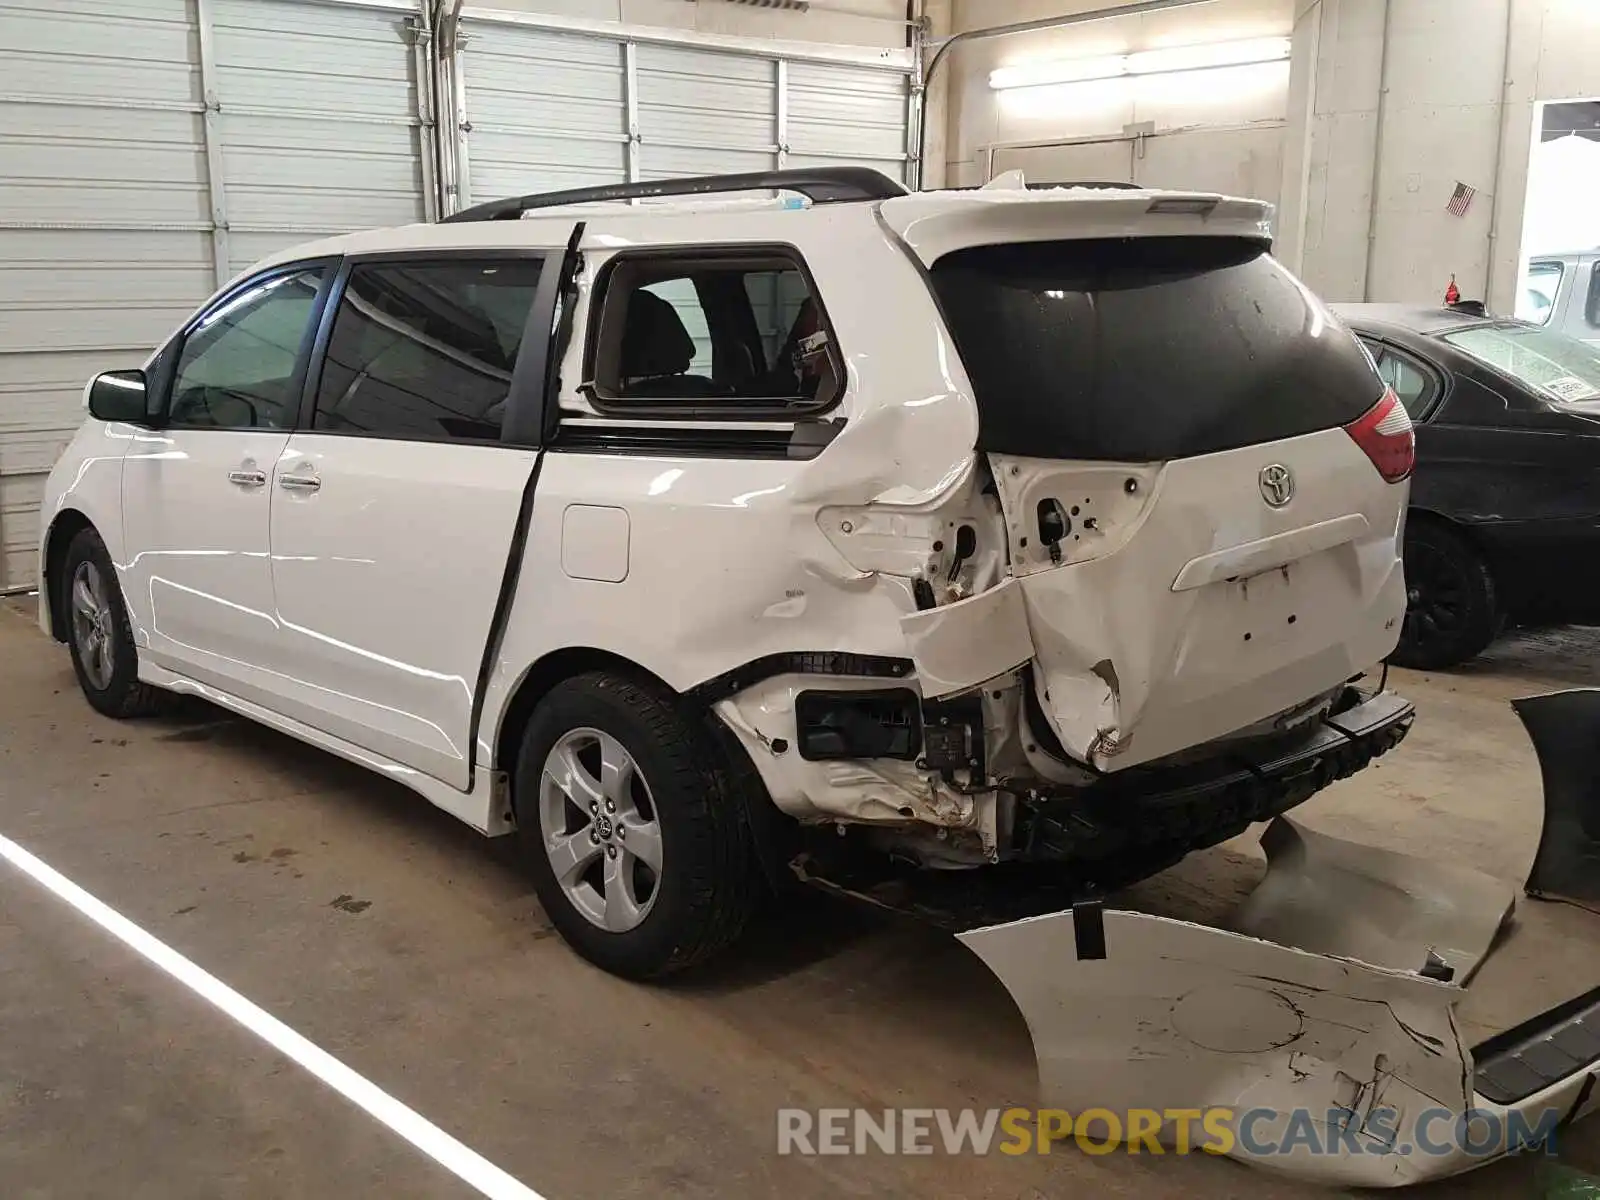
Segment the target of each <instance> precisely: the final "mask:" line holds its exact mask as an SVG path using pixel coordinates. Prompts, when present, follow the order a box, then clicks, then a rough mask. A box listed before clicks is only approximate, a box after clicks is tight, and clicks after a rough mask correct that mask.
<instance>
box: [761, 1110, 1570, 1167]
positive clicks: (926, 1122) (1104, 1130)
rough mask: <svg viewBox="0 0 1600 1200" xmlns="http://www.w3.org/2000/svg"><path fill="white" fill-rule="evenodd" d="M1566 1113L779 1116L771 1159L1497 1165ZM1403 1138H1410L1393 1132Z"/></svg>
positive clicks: (1551, 1139) (1540, 1140)
mask: <svg viewBox="0 0 1600 1200" xmlns="http://www.w3.org/2000/svg"><path fill="white" fill-rule="evenodd" d="M1562 1115H1563V1114H1562V1113H1561V1112H1560V1111H1559V1110H1555V1109H1551V1110H1549V1111H1546V1112H1540V1113H1535V1114H1525V1113H1519V1112H1511V1113H1505V1114H1501V1113H1497V1112H1491V1111H1486V1110H1477V1111H1473V1112H1469V1113H1466V1114H1464V1115H1463V1114H1461V1113H1459V1112H1455V1111H1452V1110H1450V1109H1447V1108H1435V1109H1426V1110H1424V1111H1423V1112H1421V1113H1420V1114H1418V1115H1417V1117H1416V1119H1415V1121H1414V1122H1411V1121H1409V1120H1408V1121H1404V1122H1403V1121H1402V1119H1401V1115H1400V1114H1399V1113H1398V1112H1396V1111H1395V1110H1393V1109H1387V1108H1374V1109H1372V1110H1371V1111H1370V1112H1368V1113H1367V1114H1365V1116H1364V1117H1363V1118H1361V1119H1360V1121H1359V1122H1357V1121H1354V1120H1352V1118H1351V1114H1350V1112H1349V1111H1348V1110H1344V1109H1333V1110H1329V1111H1326V1112H1320V1113H1313V1112H1312V1111H1311V1110H1309V1109H1295V1110H1293V1111H1290V1112H1283V1111H1280V1110H1277V1109H1267V1108H1258V1109H1232V1108H1206V1109H1199V1108H1168V1109H1153V1108H1149V1109H1130V1110H1127V1111H1125V1112H1113V1111H1112V1110H1110V1109H1105V1108H1091V1109H1085V1110H1084V1111H1083V1112H1081V1113H1078V1114H1076V1115H1074V1114H1073V1113H1069V1112H1067V1111H1066V1110H1064V1109H1058V1108H1042V1109H1029V1108H1008V1109H998V1108H990V1109H973V1108H966V1109H949V1108H899V1109H893V1108H890V1109H864V1108H822V1109H804V1108H782V1109H779V1110H778V1114H777V1118H778V1119H777V1135H778V1146H777V1149H778V1153H779V1154H799V1155H817V1154H823V1155H848V1154H936V1153H940V1152H943V1153H944V1154H947V1155H952V1156H955V1155H985V1154H993V1153H999V1154H1010V1155H1019V1154H1050V1153H1052V1152H1053V1151H1054V1150H1058V1149H1059V1150H1063V1151H1065V1150H1067V1149H1069V1148H1071V1149H1076V1150H1081V1151H1083V1152H1084V1153H1087V1154H1112V1153H1116V1152H1125V1153H1128V1154H1190V1153H1193V1152H1195V1151H1201V1152H1204V1153H1207V1154H1239V1155H1245V1156H1250V1157H1272V1156H1275V1155H1288V1154H1294V1155H1301V1154H1312V1155H1323V1154H1332V1155H1341V1154H1400V1155H1412V1154H1416V1155H1424V1156H1429V1155H1432V1156H1438V1155H1453V1154H1460V1153H1463V1152H1465V1153H1466V1154H1469V1155H1471V1156H1473V1157H1483V1158H1490V1157H1497V1156H1499V1155H1501V1154H1507V1153H1517V1152H1521V1151H1526V1150H1529V1149H1534V1148H1540V1149H1543V1150H1544V1152H1545V1153H1547V1154H1553V1153H1555V1134H1556V1131H1557V1129H1558V1128H1559V1127H1560V1124H1561V1118H1562ZM1402 1128H1404V1129H1405V1130H1406V1137H1404V1138H1402V1137H1401V1136H1400V1131H1401V1130H1402Z"/></svg>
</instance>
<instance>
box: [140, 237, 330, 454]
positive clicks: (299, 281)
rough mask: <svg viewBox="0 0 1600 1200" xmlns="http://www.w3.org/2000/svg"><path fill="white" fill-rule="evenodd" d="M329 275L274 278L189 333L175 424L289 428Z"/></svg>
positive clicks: (176, 391)
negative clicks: (304, 357) (321, 293)
mask: <svg viewBox="0 0 1600 1200" xmlns="http://www.w3.org/2000/svg"><path fill="white" fill-rule="evenodd" d="M322 274H323V272H322V270H321V269H320V268H319V269H314V270H307V271H296V272H291V273H289V274H285V275H277V276H272V277H269V278H266V279H263V280H260V281H257V282H255V283H252V284H250V285H248V286H246V287H245V288H244V289H242V290H240V291H237V292H235V293H233V295H231V296H229V297H228V298H227V299H225V300H223V301H222V302H221V303H220V304H218V305H217V306H216V307H215V308H213V309H212V310H211V311H210V312H208V313H206V314H205V315H204V316H203V317H201V318H200V321H199V322H198V323H197V324H196V325H195V326H194V328H193V329H191V330H190V331H189V335H188V336H187V337H186V338H185V339H184V343H183V349H182V350H181V351H180V352H179V354H178V363H177V367H176V369H175V371H174V372H173V382H172V401H171V404H170V405H169V407H168V422H169V423H170V424H172V425H174V426H177V427H179V428H184V429H288V428H291V427H292V426H293V425H294V419H295V415H296V412H297V410H298V409H299V406H300V388H299V382H300V376H299V372H298V368H299V365H300V356H301V352H302V350H303V349H304V348H305V345H306V342H307V340H308V338H309V336H310V331H311V313H312V310H313V309H314V308H315V307H316V300H317V289H318V287H319V286H320V285H321V283H322Z"/></svg>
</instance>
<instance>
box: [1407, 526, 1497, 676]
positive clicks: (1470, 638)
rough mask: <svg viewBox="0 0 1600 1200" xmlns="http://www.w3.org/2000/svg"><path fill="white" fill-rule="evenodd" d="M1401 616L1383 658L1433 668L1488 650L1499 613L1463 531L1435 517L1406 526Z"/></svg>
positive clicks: (1486, 574) (1489, 579)
mask: <svg viewBox="0 0 1600 1200" xmlns="http://www.w3.org/2000/svg"><path fill="white" fill-rule="evenodd" d="M1405 572H1406V619H1405V627H1404V628H1403V629H1402V631H1401V634H1400V644H1399V645H1398V646H1397V647H1396V648H1395V652H1394V653H1393V654H1392V655H1391V656H1390V659H1389V661H1390V662H1392V663H1394V664H1395V665H1396V666H1400V667H1412V668H1415V669H1417V670H1423V671H1434V670H1440V669H1442V668H1445V667H1453V666H1456V665H1457V664H1458V663H1462V662H1465V661H1466V660H1467V659H1469V658H1472V657H1474V656H1475V655H1478V654H1481V653H1483V651H1484V650H1486V649H1488V647H1489V643H1490V642H1492V641H1494V638H1495V634H1496V632H1498V630H1499V626H1500V618H1499V612H1498V602H1497V598H1496V595H1495V586H1494V576H1493V574H1491V573H1490V570H1489V564H1488V563H1486V562H1485V561H1484V560H1483V556H1482V555H1481V554H1479V553H1478V551H1477V548H1476V547H1475V546H1473V544H1472V543H1471V542H1469V541H1468V540H1467V539H1466V537H1465V536H1463V535H1462V534H1461V533H1459V532H1457V531H1456V530H1454V529H1452V528H1450V527H1449V526H1448V525H1443V524H1440V523H1439V522H1437V521H1415V520H1414V521H1413V522H1412V523H1411V525H1410V527H1409V528H1408V529H1407V530H1406V543H1405Z"/></svg>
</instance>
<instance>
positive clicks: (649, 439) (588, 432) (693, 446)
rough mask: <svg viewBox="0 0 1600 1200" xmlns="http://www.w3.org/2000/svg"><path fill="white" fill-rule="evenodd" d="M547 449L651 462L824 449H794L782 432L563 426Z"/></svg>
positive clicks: (808, 454)
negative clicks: (636, 457) (652, 459)
mask: <svg viewBox="0 0 1600 1200" xmlns="http://www.w3.org/2000/svg"><path fill="white" fill-rule="evenodd" d="M550 448H551V449H552V450H557V451H565V452H570V453H573V454H637V455H642V456H644V457H647V458H648V457H655V458H732V459H746V458H772V459H787V458H815V457H816V456H817V455H818V454H821V453H822V451H823V449H824V447H822V446H801V447H797V446H795V445H794V444H793V441H792V435H791V434H790V433H789V431H788V430H786V429H708V428H704V427H701V428H695V427H692V426H686V427H684V428H680V429H662V428H660V427H659V426H639V425H635V426H623V425H619V426H618V427H617V428H615V429H600V428H597V427H595V426H592V425H562V426H561V427H560V428H559V429H558V430H557V431H556V435H555V440H554V442H553V443H552V444H551V446H550Z"/></svg>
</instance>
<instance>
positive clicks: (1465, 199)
mask: <svg viewBox="0 0 1600 1200" xmlns="http://www.w3.org/2000/svg"><path fill="white" fill-rule="evenodd" d="M1477 194H1478V189H1477V188H1471V187H1468V186H1467V185H1466V184H1464V183H1458V184H1456V190H1455V193H1454V194H1453V195H1452V196H1451V197H1450V203H1449V204H1448V205H1446V206H1445V207H1446V208H1447V209H1448V210H1449V212H1450V215H1451V216H1453V217H1464V216H1466V215H1467V209H1469V208H1471V207H1472V198H1473V197H1474V196H1476V195H1477Z"/></svg>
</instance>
